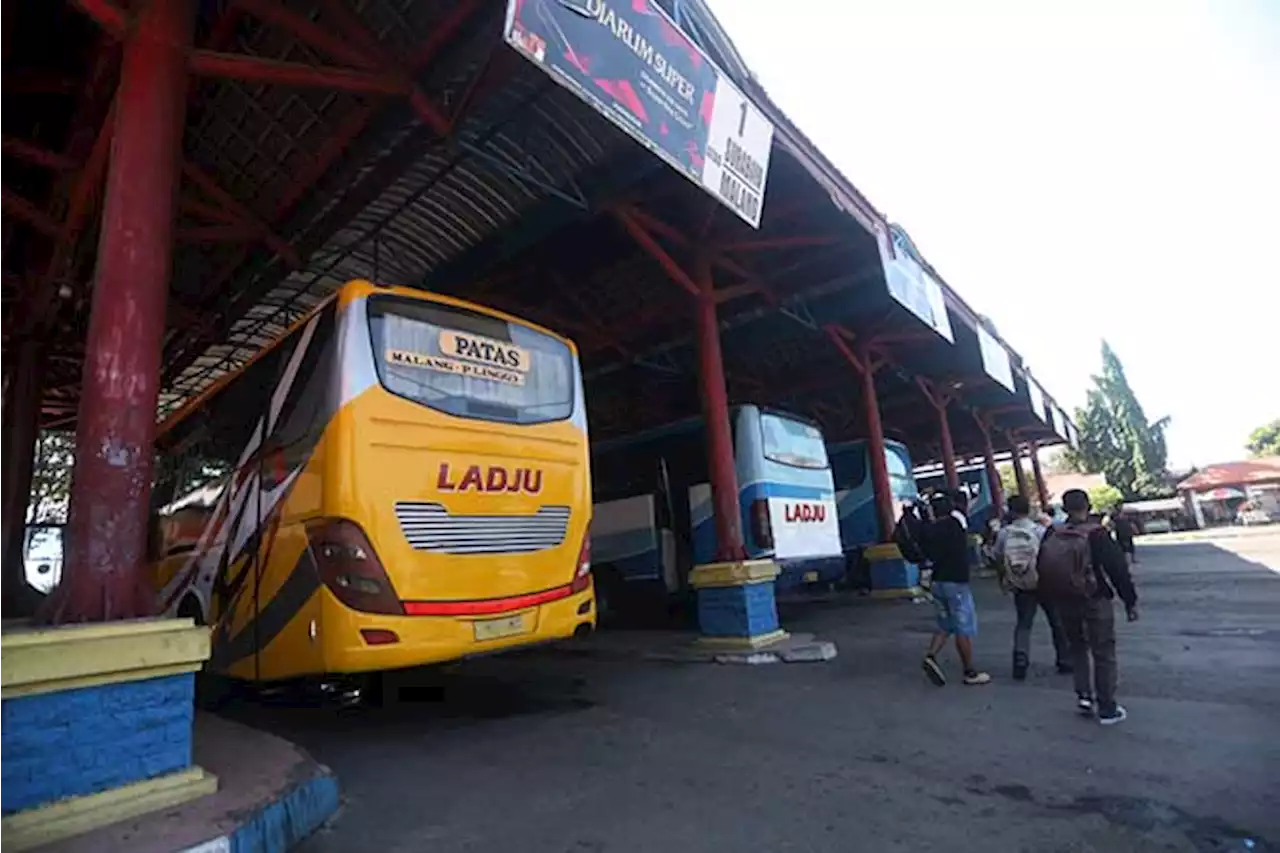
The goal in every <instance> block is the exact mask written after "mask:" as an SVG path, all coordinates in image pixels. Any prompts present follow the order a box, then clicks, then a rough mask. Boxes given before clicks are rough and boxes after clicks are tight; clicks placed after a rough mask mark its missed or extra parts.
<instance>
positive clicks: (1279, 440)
mask: <svg viewBox="0 0 1280 853" xmlns="http://www.w3.org/2000/svg"><path fill="white" fill-rule="evenodd" d="M1245 449H1246V450H1248V451H1249V455H1250V456H1280V418H1276V419H1275V420H1274V421H1272V422H1271V423H1269V424H1263V425H1262V426H1260V427H1258V428H1257V429H1255V430H1254V431H1253V432H1251V433H1249V441H1248V443H1247V444H1245Z"/></svg>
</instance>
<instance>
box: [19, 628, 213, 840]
mask: <svg viewBox="0 0 1280 853" xmlns="http://www.w3.org/2000/svg"><path fill="white" fill-rule="evenodd" d="M208 657H209V631H208V629H207V628H202V627H197V626H196V625H195V624H194V623H193V622H192V620H190V619H135V620H128V621H123V622H109V623H103V624H85V625H67V626H62V627H58V628H28V627H16V628H14V629H6V630H5V631H4V633H3V636H2V637H0V682H2V686H3V691H2V693H0V696H2V697H3V698H2V702H0V705H2V708H3V726H2V727H0V740H2V741H3V743H2V744H0V746H2V748H3V751H4V767H3V774H4V778H3V785H2V786H0V800H2V801H3V818H0V830H2V831H3V835H4V840H5V843H6V844H9V845H11V847H12V849H14V850H26V849H29V848H31V847H36V846H39V845H43V844H49V843H51V842H54V841H58V840H60V839H63V838H68V837H70V836H73V835H79V834H81V833H84V832H88V831H89V830H92V829H96V828H98V827H100V826H105V825H107V824H109V823H115V822H117V821H120V820H124V819H126V818H131V817H136V816H137V815H140V814H144V813H146V812H149V811H154V810H156V809H162V808H169V807H172V806H174V805H177V804H179V803H182V802H186V801H187V800H191V799H195V798H196V797H201V796H204V795H205V794H211V793H213V792H214V791H215V790H217V786H218V780H217V778H216V777H214V776H212V775H211V774H209V773H206V772H205V771H204V770H202V769H201V768H199V767H196V766H194V765H192V763H191V738H192V724H193V717H194V685H195V672H196V670H198V669H200V667H201V666H202V665H203V664H204V661H205V660H206V659H207V658H208Z"/></svg>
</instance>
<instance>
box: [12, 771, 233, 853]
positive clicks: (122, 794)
mask: <svg viewBox="0 0 1280 853" xmlns="http://www.w3.org/2000/svg"><path fill="white" fill-rule="evenodd" d="M216 790H218V777H217V776H214V775H213V774H212V773H208V772H206V771H205V770H204V769H203V768H201V767H190V768H188V769H186V770H179V771H177V772H176V773H169V774H167V775H164V776H160V777H158V778H155V779H147V780H145V781H143V782H134V783H133V784H132V785H124V786H122V787H119V788H112V789H111V790H109V791H102V792H100V793H97V794H86V795H85V796H83V797H69V798H68V799H65V800H59V801H58V802H56V803H50V804H48V805H45V806H40V807H39V808H34V809H30V810H28V811H23V812H18V813H17V814H12V815H9V816H8V817H6V818H4V819H3V820H0V833H2V834H3V836H4V843H5V844H8V845H9V848H10V849H11V850H30V849H31V848H33V847H38V846H40V845H42V844H50V843H52V842H54V841H59V840H61V839H63V838H70V837H71V836H73V835H81V834H83V833H85V832H89V831H90V830H93V829H97V828H98V827H100V826H106V825H107V824H111V823H116V822H118V821H122V820H128V819H129V818H131V817H137V816H138V815H141V814H146V813H147V812H152V811H156V810H158V809H167V808H171V807H173V806H176V805H178V804H180V803H185V802H187V801H188V800H194V799H196V798H197V797H203V796H205V795H206V794H212V793H213V792H214V791H216Z"/></svg>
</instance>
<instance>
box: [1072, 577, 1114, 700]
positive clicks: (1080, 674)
mask: <svg viewBox="0 0 1280 853" xmlns="http://www.w3.org/2000/svg"><path fill="white" fill-rule="evenodd" d="M1058 613H1059V614H1060V615H1061V618H1062V627H1063V630H1065V631H1066V634H1067V642H1068V643H1069V644H1070V646H1071V663H1072V665H1073V666H1074V667H1075V678H1076V693H1079V694H1081V695H1083V696H1094V697H1096V698H1097V700H1098V707H1099V708H1101V709H1102V710H1109V709H1111V708H1112V707H1114V706H1115V704H1116V615H1115V611H1114V609H1113V608H1112V606H1111V599H1109V598H1092V599H1088V600H1086V601H1071V602H1062V603H1060V604H1059V605H1058ZM1090 664H1092V666H1090Z"/></svg>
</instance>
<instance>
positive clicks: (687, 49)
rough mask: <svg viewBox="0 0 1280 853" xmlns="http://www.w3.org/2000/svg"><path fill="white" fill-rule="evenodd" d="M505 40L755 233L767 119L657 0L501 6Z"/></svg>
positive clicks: (768, 140)
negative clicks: (503, 15)
mask: <svg viewBox="0 0 1280 853" xmlns="http://www.w3.org/2000/svg"><path fill="white" fill-rule="evenodd" d="M505 37H506V41H507V43H508V44H510V45H511V46H512V47H514V48H515V49H516V50H518V51H519V52H520V53H522V54H523V55H524V56H525V57H527V58H528V59H529V60H531V61H532V62H535V63H537V65H538V66H539V67H540V68H542V70H543V71H545V72H546V73H547V74H549V75H551V78H552V79H553V80H555V81H556V82H557V83H559V84H560V85H562V86H564V87H565V88H566V89H568V90H569V91H570V92H573V93H574V94H575V95H577V96H578V97H579V98H581V99H582V100H583V101H585V102H586V103H588V104H590V105H591V106H592V107H593V108H594V109H595V110H596V111H597V112H599V113H600V114H601V115H603V116H604V117H605V118H607V119H608V120H609V121H611V122H613V124H615V125H617V126H618V127H619V128H620V129H621V130H622V131H624V132H625V133H627V134H629V135H630V136H631V137H632V138H633V139H635V140H636V141H637V142H639V143H641V144H642V145H644V146H645V147H646V148H648V149H649V150H650V151H652V152H653V153H654V154H656V155H658V156H659V157H661V158H662V159H663V160H664V161H666V163H667V165H669V166H671V167H672V168H674V169H676V170H677V171H679V172H680V173H681V174H683V175H684V176H685V177H687V178H689V179H690V180H691V181H693V182H694V183H696V184H698V185H699V186H701V187H702V188H703V189H705V190H706V191H707V192H708V193H710V194H711V195H712V196H713V197H714V198H716V199H717V200H719V201H720V203H721V204H723V205H724V206H725V207H728V208H729V209H730V210H732V211H733V212H734V213H736V214H737V215H738V216H740V217H741V218H742V219H744V220H745V221H746V222H748V223H750V224H751V225H752V227H755V228H759V227H760V215H761V211H762V210H763V208H764V191H765V184H766V182H767V180H768V176H769V153H770V151H771V150H772V148H773V123H772V122H770V121H769V119H768V118H766V117H765V115H764V113H762V112H761V111H760V110H758V109H757V108H756V106H755V105H754V104H753V103H751V101H750V99H748V98H747V96H746V95H744V94H743V93H742V91H741V90H740V89H738V87H737V86H735V85H734V84H733V82H732V81H731V80H730V79H729V78H728V77H727V76H726V75H725V73H724V72H723V71H721V70H720V69H719V68H717V67H716V65H715V63H713V62H712V61H711V59H710V58H709V57H708V56H707V54H706V53H705V52H704V51H703V50H702V48H701V47H699V46H698V45H697V43H696V42H694V40H693V39H691V38H690V37H689V36H688V34H687V33H685V32H684V31H683V30H681V29H680V28H679V27H678V26H676V22H675V21H673V20H672V19H671V16H670V15H668V14H667V13H666V11H665V10H664V9H663V8H662V7H661V6H659V5H658V3H657V2H656V0H630V2H622V0H508V2H507V17H506V32H505Z"/></svg>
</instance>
